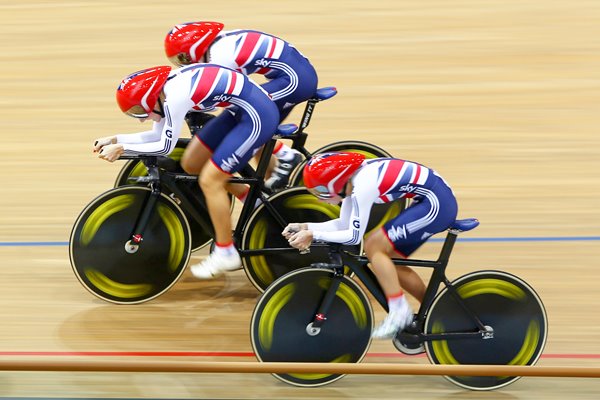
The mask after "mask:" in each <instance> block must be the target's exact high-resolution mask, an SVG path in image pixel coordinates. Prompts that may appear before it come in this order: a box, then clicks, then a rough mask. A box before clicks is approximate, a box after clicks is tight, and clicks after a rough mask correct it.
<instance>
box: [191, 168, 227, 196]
mask: <svg viewBox="0 0 600 400" xmlns="http://www.w3.org/2000/svg"><path fill="white" fill-rule="evenodd" d="M229 178H230V175H229V174H227V173H225V172H223V171H221V170H220V169H218V168H217V167H215V166H214V164H212V163H207V164H206V168H204V169H203V170H202V174H200V178H199V182H200V187H201V188H202V191H203V192H204V193H210V192H211V191H212V190H220V189H222V190H226V189H225V188H226V185H227V183H228V182H229Z"/></svg>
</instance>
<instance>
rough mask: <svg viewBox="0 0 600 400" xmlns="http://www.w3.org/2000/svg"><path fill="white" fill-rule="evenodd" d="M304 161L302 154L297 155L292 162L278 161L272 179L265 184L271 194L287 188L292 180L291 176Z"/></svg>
mask: <svg viewBox="0 0 600 400" xmlns="http://www.w3.org/2000/svg"><path fill="white" fill-rule="evenodd" d="M302 160H303V157H302V154H300V153H295V154H294V158H293V159H292V160H291V161H280V160H277V167H275V169H274V170H273V172H272V173H271V177H270V178H269V179H267V181H266V182H265V187H266V188H267V189H269V190H270V191H271V192H277V191H279V190H281V189H283V188H285V187H286V186H287V184H288V181H289V179H290V174H291V173H292V171H293V170H294V168H296V167H297V166H298V165H299V164H300V163H301V162H302Z"/></svg>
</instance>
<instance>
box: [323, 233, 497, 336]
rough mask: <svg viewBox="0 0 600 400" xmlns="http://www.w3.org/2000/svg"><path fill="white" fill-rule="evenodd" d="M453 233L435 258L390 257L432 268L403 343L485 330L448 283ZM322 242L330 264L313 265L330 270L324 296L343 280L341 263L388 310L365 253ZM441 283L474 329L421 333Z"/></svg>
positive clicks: (403, 263) (325, 309)
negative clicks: (326, 247)
mask: <svg viewBox="0 0 600 400" xmlns="http://www.w3.org/2000/svg"><path fill="white" fill-rule="evenodd" d="M457 235H458V233H457V232H456V231H453V230H449V231H448V233H447V235H446V239H445V241H444V245H443V246H442V249H441V251H440V255H439V257H438V259H437V260H436V261H432V260H417V259H400V258H395V259H393V260H392V261H393V262H394V264H395V265H399V266H407V267H420V268H432V269H433V271H432V273H431V276H430V279H429V284H428V285H427V289H426V291H425V297H424V299H423V302H422V303H421V306H420V307H419V311H418V313H417V318H416V326H414V327H412V329H410V328H408V329H406V330H405V331H404V332H403V333H402V339H403V341H405V342H413V343H416V342H422V341H425V340H440V339H443V340H446V339H465V338H473V337H474V336H476V337H481V336H482V335H484V334H487V333H488V331H487V330H486V328H485V326H484V325H483V323H482V322H481V320H480V319H479V317H478V316H477V315H475V313H473V311H472V310H470V309H469V308H468V307H467V305H466V304H465V302H464V301H463V299H462V298H461V297H460V296H459V295H458V293H457V292H456V289H455V288H454V286H453V285H452V283H451V282H450V281H449V280H448V278H447V277H446V267H447V266H448V261H449V259H450V254H451V253H452V249H453V247H454V243H455V242H456V238H457ZM322 245H324V246H329V253H330V258H331V263H318V264H314V266H315V267H320V268H329V269H333V270H334V277H333V281H334V282H333V283H332V285H331V286H330V287H329V289H328V292H327V293H326V294H325V299H327V298H330V297H333V295H335V292H336V291H337V288H338V287H339V284H340V282H341V280H342V279H343V277H342V275H341V274H340V271H343V268H344V266H347V267H349V268H350V269H351V270H352V272H353V273H354V274H355V275H356V276H357V277H358V278H359V279H360V281H361V282H362V283H363V284H364V286H365V287H366V289H367V290H368V291H369V293H371V295H373V297H374V298H375V300H377V302H378V303H379V304H380V305H381V306H382V307H383V308H384V309H385V310H386V311H388V305H387V299H386V296H385V294H384V292H383V289H382V288H381V285H380V284H379V282H378V281H377V278H376V277H375V274H374V273H373V271H372V270H371V269H370V268H369V267H368V265H367V264H368V263H369V259H368V258H367V257H365V256H360V255H355V254H351V253H349V252H348V251H346V250H342V249H341V246H340V245H338V244H331V243H329V244H322ZM441 284H444V286H445V287H446V288H447V289H448V290H449V292H450V294H451V295H452V296H453V297H454V298H455V300H456V302H457V303H458V304H460V305H461V307H462V309H463V310H464V311H465V313H466V314H467V315H468V316H469V317H470V318H471V319H472V320H473V322H474V323H475V325H476V326H477V330H476V331H473V332H445V333H439V334H426V333H423V331H424V326H425V317H426V313H427V310H428V309H429V307H430V306H431V304H432V303H433V301H434V299H435V296H436V295H437V292H438V289H439V287H440V285H441ZM329 304H330V303H329V302H326V301H325V300H324V301H322V303H321V306H320V307H319V311H318V313H317V314H315V317H314V319H313V321H312V326H313V327H320V326H321V325H323V323H324V322H325V320H326V316H327V312H328V308H329Z"/></svg>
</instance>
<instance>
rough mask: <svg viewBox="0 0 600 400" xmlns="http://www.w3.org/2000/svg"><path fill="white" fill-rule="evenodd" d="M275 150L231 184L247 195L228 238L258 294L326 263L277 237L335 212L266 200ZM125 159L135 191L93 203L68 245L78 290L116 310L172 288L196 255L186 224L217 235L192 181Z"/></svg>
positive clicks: (298, 191) (376, 212)
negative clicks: (136, 169) (133, 171)
mask: <svg viewBox="0 0 600 400" xmlns="http://www.w3.org/2000/svg"><path fill="white" fill-rule="evenodd" d="M296 129H297V127H296V126H295V125H292V124H287V125H281V126H279V128H278V134H279V135H280V137H283V136H286V135H289V134H292V133H293V132H295V130H296ZM275 143H276V141H275V139H272V140H270V141H269V142H268V143H267V144H266V145H265V150H264V151H263V153H262V155H261V158H260V161H259V163H258V166H257V168H256V170H254V169H253V168H252V167H251V166H250V165H246V166H245V167H244V168H243V169H242V171H240V176H234V177H232V178H231V182H232V183H240V184H247V185H249V188H250V189H249V192H248V196H247V198H246V201H245V203H244V205H243V206H242V209H241V211H240V215H239V217H238V221H237V223H236V225H235V229H234V232H233V237H234V242H235V244H236V246H237V248H238V251H239V253H240V256H241V257H242V262H243V266H244V270H245V272H246V275H247V276H248V277H249V279H250V281H251V283H252V284H253V285H254V286H255V287H256V288H257V289H258V290H260V291H262V290H264V289H265V288H266V287H267V286H268V285H269V284H270V283H271V282H273V281H274V280H275V279H277V278H278V277H279V276H282V275H284V274H285V273H287V272H289V271H291V270H293V269H294V268H300V267H303V266H306V265H310V264H311V263H313V262H318V261H326V260H327V258H328V253H327V251H326V249H322V251H313V252H311V253H307V254H301V255H299V254H298V252H297V251H296V250H295V249H292V248H290V247H289V245H288V243H287V241H286V240H285V239H284V238H283V237H282V236H281V232H282V230H283V229H284V227H285V226H287V224H288V223H290V222H296V221H305V220H309V221H315V222H322V221H327V220H330V219H333V218H337V217H338V216H339V211H340V208H339V206H337V205H329V204H324V203H322V202H320V201H318V200H317V199H316V198H315V197H314V196H312V195H311V194H310V193H309V192H308V190H306V188H304V187H294V188H289V189H286V190H283V191H281V192H278V193H276V194H274V195H271V196H268V195H267V194H265V193H264V176H265V173H266V170H267V167H268V164H269V158H270V154H271V152H272V150H273V147H274V146H275ZM130 159H131V160H132V161H135V162H141V163H142V165H144V167H145V168H146V171H147V172H146V174H145V175H144V176H138V177H131V178H130V179H131V180H132V181H134V183H135V184H133V185H126V186H119V187H116V188H113V189H110V190H108V191H106V192H104V193H103V194H101V195H100V196H98V197H97V198H96V199H94V200H93V201H92V202H90V203H89V204H88V205H87V206H86V207H85V209H84V210H83V211H82V212H81V213H80V215H79V217H78V218H77V220H76V221H75V224H74V226H73V229H72V231H71V236H70V240H69V255H70V260H71V265H72V267H73V271H74V272H75V275H76V276H77V278H78V279H79V281H80V282H81V284H82V285H83V286H84V287H85V288H86V289H88V290H89V291H90V292H91V293H92V294H94V295H95V296H97V297H99V298H101V299H103V300H106V301H109V302H112V303H119V304H136V303H142V302H145V301H148V300H151V299H153V298H156V297H157V296H159V295H161V294H162V293H164V292H165V291H167V290H168V289H169V288H170V287H171V286H173V285H174V284H175V282H177V280H178V279H179V278H180V276H181V275H182V274H183V272H184V270H185V268H186V265H187V264H188V261H189V259H190V254H191V251H192V249H193V240H194V238H195V237H194V233H193V232H192V230H191V228H190V225H191V224H190V221H191V222H192V223H193V224H195V226H196V227H198V229H199V230H200V231H201V232H202V234H204V235H206V237H208V238H211V239H212V237H213V235H214V231H213V226H212V223H211V220H210V216H209V214H208V208H207V206H206V201H205V198H204V194H203V193H202V192H201V190H200V189H199V186H198V177H197V176H193V175H188V174H186V173H185V172H180V171H179V170H178V169H177V168H175V169H170V168H169V162H168V161H169V160H166V159H165V158H164V157H162V158H161V157H156V156H143V155H142V156H136V157H131V158H130ZM161 166H162V167H161ZM259 200H260V204H259V205H258V206H257V207H255V205H256V204H257V202H258V201H259ZM390 204H391V206H390V205H389V204H388V205H382V207H379V208H374V209H373V211H372V213H371V219H372V220H373V221H375V222H374V223H373V224H371V225H370V230H371V231H372V230H373V229H376V228H378V227H379V226H381V225H382V224H383V223H384V222H385V221H387V220H388V219H390V218H392V217H393V216H394V215H397V213H399V212H400V211H401V210H400V208H399V206H397V205H393V204H392V203H390ZM355 247H356V246H355ZM355 250H356V251H360V249H355Z"/></svg>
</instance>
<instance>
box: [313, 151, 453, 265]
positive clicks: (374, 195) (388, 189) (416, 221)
mask: <svg viewBox="0 0 600 400" xmlns="http://www.w3.org/2000/svg"><path fill="white" fill-rule="evenodd" d="M351 183H352V194H351V195H350V196H347V197H346V198H344V200H343V202H342V208H341V211H340V217H339V218H338V219H336V220H332V221H327V222H322V223H309V224H308V229H310V230H312V231H313V239H314V240H322V241H327V242H334V243H343V244H358V243H360V241H361V240H362V237H363V236H364V234H365V230H366V228H367V223H368V221H369V215H370V212H371V207H372V206H373V204H376V203H377V204H381V203H389V202H391V201H396V200H399V199H405V198H410V199H412V202H411V205H410V206H409V207H408V208H407V209H406V210H404V211H402V212H401V213H400V214H399V215H398V216H397V217H396V218H394V219H392V220H390V221H388V222H387V223H385V225H384V226H383V228H382V229H383V231H384V234H385V235H386V236H387V237H388V239H389V240H390V242H391V243H392V245H393V246H394V249H395V250H396V252H398V253H399V254H400V255H402V256H404V257H408V256H409V255H410V254H411V253H413V252H414V251H415V250H416V249H417V248H419V246H421V245H422V244H423V243H424V242H425V241H427V239H428V238H429V237H431V236H432V235H434V234H436V233H438V232H442V231H444V230H446V229H448V228H449V227H450V225H451V224H452V223H453V222H454V221H455V220H456V215H457V212H458V206H457V203H456V199H455V197H454V194H453V193H452V189H451V188H450V187H449V186H448V185H447V183H446V182H445V181H444V179H443V178H442V177H441V176H439V175H438V174H437V173H436V172H435V171H434V170H432V169H429V168H427V167H425V166H424V165H421V164H417V163H415V162H411V161H406V160H400V159H396V158H376V159H372V160H366V161H364V162H363V164H362V165H361V167H360V168H359V169H358V170H357V172H356V173H355V174H354V175H353V177H352V178H351Z"/></svg>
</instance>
